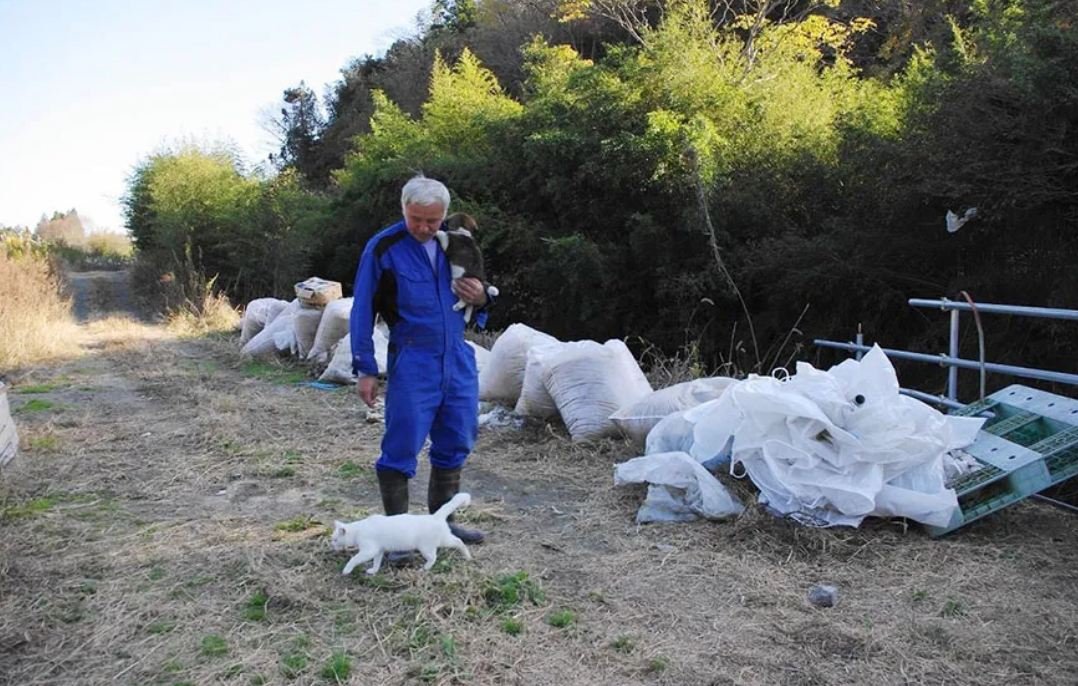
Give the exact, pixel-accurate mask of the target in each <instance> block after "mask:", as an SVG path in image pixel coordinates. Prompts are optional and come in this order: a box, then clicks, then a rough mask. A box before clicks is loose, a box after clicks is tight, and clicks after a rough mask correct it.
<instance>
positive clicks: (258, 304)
mask: <svg viewBox="0 0 1078 686" xmlns="http://www.w3.org/2000/svg"><path fill="white" fill-rule="evenodd" d="M286 307H288V302H287V301H285V300H278V299H277V298H256V299H255V300H252V301H251V302H249V303H247V307H246V308H244V310H243V324H242V326H241V327H240V344H244V343H247V341H249V340H251V339H252V338H254V337H255V336H256V335H257V334H258V332H259V331H261V330H262V329H264V328H266V325H267V324H269V323H270V322H272V321H273V319H274V317H276V316H277V315H279V314H280V313H281V311H282V310H283V309H284V308H286Z"/></svg>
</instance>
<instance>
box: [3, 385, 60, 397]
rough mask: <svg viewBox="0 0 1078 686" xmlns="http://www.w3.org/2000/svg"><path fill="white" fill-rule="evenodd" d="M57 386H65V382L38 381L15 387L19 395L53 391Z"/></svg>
mask: <svg viewBox="0 0 1078 686" xmlns="http://www.w3.org/2000/svg"><path fill="white" fill-rule="evenodd" d="M57 388H63V384H59V383H37V384H28V385H26V386H19V387H18V388H16V389H15V392H16V393H18V394H19V395H31V394H35V393H51V392H53V391H55V390H56V389H57Z"/></svg>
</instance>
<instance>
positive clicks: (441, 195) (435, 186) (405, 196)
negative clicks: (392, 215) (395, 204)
mask: <svg viewBox="0 0 1078 686" xmlns="http://www.w3.org/2000/svg"><path fill="white" fill-rule="evenodd" d="M408 205H424V206H430V205H441V206H442V217H443V218H445V216H446V215H447V214H449V189H448V188H446V187H445V184H443V183H442V182H441V181H437V180H435V179H428V178H427V177H425V176H413V177H412V178H411V179H409V180H408V183H406V184H404V188H402V189H401V211H404V208H405V207H407V206H408Z"/></svg>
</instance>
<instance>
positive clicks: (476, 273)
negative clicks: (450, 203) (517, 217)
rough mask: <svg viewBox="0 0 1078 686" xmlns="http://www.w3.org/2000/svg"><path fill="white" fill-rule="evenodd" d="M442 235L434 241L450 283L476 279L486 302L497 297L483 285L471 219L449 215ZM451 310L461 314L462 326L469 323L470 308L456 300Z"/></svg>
mask: <svg viewBox="0 0 1078 686" xmlns="http://www.w3.org/2000/svg"><path fill="white" fill-rule="evenodd" d="M445 228H446V230H444V231H438V232H437V233H436V234H434V237H435V238H436V239H438V243H439V244H440V245H441V246H442V251H443V252H444V253H445V257H446V259H447V260H449V267H450V273H451V274H452V276H453V278H454V279H460V278H463V277H471V278H474V279H479V282H480V283H482V284H483V290H484V291H486V293H487V297H488V298H493V297H495V296H497V295H498V289H497V288H495V287H494V286H492V285H490V283H488V282H487V275H486V271H484V269H483V253H482V252H481V251H480V250H479V244H478V243H476V242H475V238H473V237H472V233H473V232H474V231H475V230H476V228H477V227H476V224H475V219H472V217H471V215H468V214H465V213H463V212H456V213H454V214H451V215H449V216H448V217H447V218H446V220H445ZM453 309H454V310H458V311H459V310H464V322H465V323H468V322H470V321H471V320H472V311H473V310H474V309H475V308H474V307H473V306H471V305H469V304H468V303H466V302H464V301H463V300H458V301H457V304H455V305H453Z"/></svg>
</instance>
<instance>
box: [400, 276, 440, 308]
mask: <svg viewBox="0 0 1078 686" xmlns="http://www.w3.org/2000/svg"><path fill="white" fill-rule="evenodd" d="M397 277H398V278H397V289H398V291H399V295H398V298H397V302H398V305H399V307H400V309H401V310H402V312H411V313H413V314H422V315H429V314H433V313H434V311H435V306H436V305H437V300H438V295H437V292H436V291H435V289H434V274H433V273H432V272H430V270H427V271H426V273H424V272H423V271H422V270H419V269H413V268H411V267H405V268H402V269H398V270H397ZM406 318H407V317H406Z"/></svg>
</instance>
